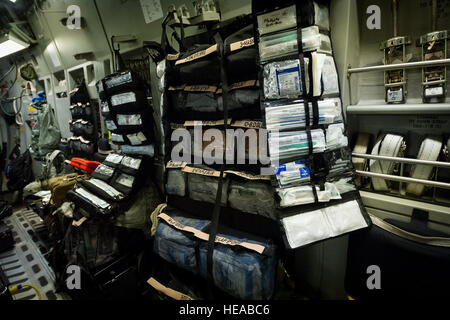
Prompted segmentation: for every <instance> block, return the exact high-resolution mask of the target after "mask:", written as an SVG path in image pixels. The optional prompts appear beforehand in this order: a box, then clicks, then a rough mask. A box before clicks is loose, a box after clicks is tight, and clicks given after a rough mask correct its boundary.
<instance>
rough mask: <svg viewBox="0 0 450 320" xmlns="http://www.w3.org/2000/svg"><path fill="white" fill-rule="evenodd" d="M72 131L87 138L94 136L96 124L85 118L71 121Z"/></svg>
mask: <svg viewBox="0 0 450 320" xmlns="http://www.w3.org/2000/svg"><path fill="white" fill-rule="evenodd" d="M69 128H70V132H72V133H73V134H74V135H75V136H82V137H85V138H89V137H91V138H93V137H94V125H93V124H92V123H91V122H89V121H85V120H83V119H78V120H70V121H69Z"/></svg>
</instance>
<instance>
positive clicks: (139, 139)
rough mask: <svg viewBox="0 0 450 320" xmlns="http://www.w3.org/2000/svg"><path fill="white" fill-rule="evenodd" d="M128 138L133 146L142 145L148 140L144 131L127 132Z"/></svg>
mask: <svg viewBox="0 0 450 320" xmlns="http://www.w3.org/2000/svg"><path fill="white" fill-rule="evenodd" d="M127 138H128V140H130V143H131V144H132V145H133V146H138V145H141V144H142V143H143V142H145V141H147V138H146V137H145V135H144V134H143V133H142V132H139V133H135V134H127Z"/></svg>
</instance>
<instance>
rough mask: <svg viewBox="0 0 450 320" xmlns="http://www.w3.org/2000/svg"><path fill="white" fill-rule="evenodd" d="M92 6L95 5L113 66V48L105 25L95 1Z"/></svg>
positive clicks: (95, 0)
mask: <svg viewBox="0 0 450 320" xmlns="http://www.w3.org/2000/svg"><path fill="white" fill-rule="evenodd" d="M94 5H95V10H96V11H97V15H98V18H99V20H100V24H101V26H102V29H103V33H104V34H105V39H106V42H107V43H108V47H109V52H110V53H111V58H112V59H113V61H112V62H113V65H114V50H113V48H112V46H111V43H110V42H109V39H108V34H107V33H106V28H105V25H104V23H103V19H102V16H101V14H100V11H99V10H98V5H97V0H94Z"/></svg>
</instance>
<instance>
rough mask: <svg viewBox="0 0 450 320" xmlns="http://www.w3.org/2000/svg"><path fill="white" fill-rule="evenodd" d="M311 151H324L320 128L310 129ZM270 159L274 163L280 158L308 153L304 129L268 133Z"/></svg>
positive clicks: (324, 144)
mask: <svg viewBox="0 0 450 320" xmlns="http://www.w3.org/2000/svg"><path fill="white" fill-rule="evenodd" d="M311 140H312V145H313V153H321V152H324V151H325V148H326V142H325V135H324V133H323V131H322V130H320V129H317V130H311ZM269 151H270V160H271V161H272V163H274V164H276V163H278V161H280V160H286V159H291V158H295V157H301V156H305V155H308V154H309V146H308V135H307V133H306V131H294V132H279V133H278V132H275V133H274V132H271V133H269Z"/></svg>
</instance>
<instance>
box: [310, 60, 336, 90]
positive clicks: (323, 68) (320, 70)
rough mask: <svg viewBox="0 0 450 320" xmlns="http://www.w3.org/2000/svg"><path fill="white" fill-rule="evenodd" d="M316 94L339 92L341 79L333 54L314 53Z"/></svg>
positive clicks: (313, 64)
mask: <svg viewBox="0 0 450 320" xmlns="http://www.w3.org/2000/svg"><path fill="white" fill-rule="evenodd" d="M311 56H312V67H313V83H314V96H315V97H319V96H321V95H322V94H323V95H325V96H330V95H338V94H339V80H338V75H337V71H336V66H335V64H334V59H333V57H332V56H327V55H326V54H323V53H317V52H313V53H312V55H311Z"/></svg>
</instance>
